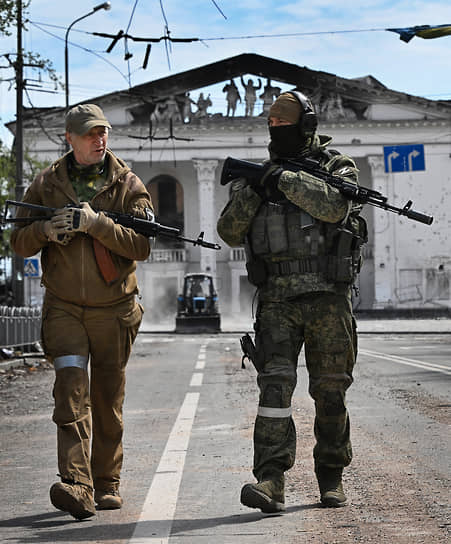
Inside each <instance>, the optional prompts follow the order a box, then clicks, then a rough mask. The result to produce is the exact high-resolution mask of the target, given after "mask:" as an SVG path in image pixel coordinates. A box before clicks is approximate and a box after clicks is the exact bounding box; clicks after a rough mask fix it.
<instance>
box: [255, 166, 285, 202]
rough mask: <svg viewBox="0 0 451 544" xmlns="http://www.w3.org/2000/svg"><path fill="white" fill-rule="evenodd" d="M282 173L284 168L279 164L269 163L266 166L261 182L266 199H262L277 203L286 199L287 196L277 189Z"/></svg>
mask: <svg viewBox="0 0 451 544" xmlns="http://www.w3.org/2000/svg"><path fill="white" fill-rule="evenodd" d="M282 172H283V168H281V167H280V166H278V165H277V164H274V163H268V164H267V165H265V166H264V169H263V174H262V177H261V178H260V182H259V185H260V188H261V189H262V192H263V194H264V197H262V198H264V200H271V201H277V200H281V199H282V198H284V196H285V195H284V194H283V193H282V192H281V191H280V190H279V189H278V187H277V185H278V183H279V178H280V175H281V174H282ZM259 194H260V193H259ZM260 196H261V195H260Z"/></svg>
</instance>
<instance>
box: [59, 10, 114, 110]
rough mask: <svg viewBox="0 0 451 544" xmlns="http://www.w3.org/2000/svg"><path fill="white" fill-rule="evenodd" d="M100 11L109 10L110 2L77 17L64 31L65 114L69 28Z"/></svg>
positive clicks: (67, 86) (67, 84)
mask: <svg viewBox="0 0 451 544" xmlns="http://www.w3.org/2000/svg"><path fill="white" fill-rule="evenodd" d="M100 9H104V10H107V11H108V10H109V9H111V3H110V2H103V4H99V5H98V6H95V7H93V8H92V10H91V11H90V12H89V13H86V15H83V16H82V17H79V18H78V19H75V21H73V22H72V23H71V24H70V25H69V26H68V28H67V30H66V37H65V40H64V44H65V46H64V69H65V89H66V113H67V111H68V109H69V49H68V43H67V39H68V37H69V32H70V30H71V28H72V27H73V26H74V25H75V24H76V23H78V22H79V21H81V20H82V19H85V18H86V17H89V16H90V15H93V14H94V13H95V12H96V11H99V10H100Z"/></svg>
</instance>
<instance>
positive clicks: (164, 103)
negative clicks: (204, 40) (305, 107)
mask: <svg viewBox="0 0 451 544" xmlns="http://www.w3.org/2000/svg"><path fill="white" fill-rule="evenodd" d="M243 78H244V80H245V81H246V82H247V81H248V80H249V79H251V80H252V81H253V84H254V85H255V86H257V83H258V81H259V80H261V81H262V87H261V88H260V90H259V91H258V94H257V98H258V99H259V100H260V102H264V101H265V100H266V98H264V92H265V89H266V88H267V89H269V90H268V96H269V104H270V103H271V102H272V101H273V100H274V98H275V97H276V96H277V93H278V92H279V93H280V92H281V90H282V88H283V90H289V89H293V90H294V89H296V90H300V91H301V92H304V93H305V94H307V95H308V96H309V97H310V98H311V100H312V102H313V104H314V105H315V109H316V112H317V114H318V116H319V118H320V121H322V122H324V121H326V122H327V121H348V122H349V121H356V120H381V121H387V120H393V119H402V120H417V119H449V118H450V116H451V105H450V104H446V103H443V102H441V103H440V102H437V101H433V100H427V99H424V98H420V97H415V96H412V95H408V94H405V93H400V92H397V91H393V90H391V89H388V88H387V87H386V86H385V85H383V84H382V83H381V82H380V81H378V80H377V79H376V78H374V77H373V76H371V75H366V76H363V77H359V78H355V79H347V78H342V77H340V76H337V75H335V74H330V73H327V72H322V71H317V70H312V69H310V68H307V67H306V66H299V65H295V64H290V63H287V62H284V61H280V60H277V59H272V58H269V57H264V56H262V55H257V54H250V53H246V54H242V55H237V56H235V57H230V58H228V59H224V60H221V61H218V62H215V63H212V64H208V65H205V66H200V67H198V68H194V69H192V70H188V71H186V72H181V73H179V74H175V75H173V76H169V77H166V78H162V79H159V80H155V81H152V82H149V83H145V84H142V85H138V86H135V87H133V88H132V89H130V91H129V92H130V94H131V95H132V96H133V97H135V98H137V99H138V98H141V101H139V100H138V102H140V103H137V104H136V105H135V106H133V107H131V108H130V109H129V112H130V114H131V116H132V120H133V121H134V122H137V123H140V122H142V121H143V120H144V119H143V118H147V119H149V116H152V115H154V117H155V118H157V120H158V119H160V120H162V121H163V120H167V119H170V118H172V119H173V121H174V122H177V121H182V122H183V120H184V119H183V107H184V104H186V103H187V102H188V101H191V103H192V109H193V110H194V115H193V120H196V115H195V114H196V112H197V113H198V117H210V118H216V119H218V118H220V117H221V115H220V114H218V113H216V112H217V105H215V104H214V102H213V101H211V102H212V103H211V104H209V105H208V104H207V106H206V107H205V104H204V108H205V109H204V111H202V105H201V106H198V104H197V101H196V100H193V98H194V93H195V91H198V92H199V95H198V97H199V98H198V100H199V99H200V101H201V102H202V101H203V100H207V97H208V93H207V92H205V93H203V92H202V90H203V89H207V90H208V88H209V87H211V86H212V85H217V84H221V85H223V86H224V89H225V88H226V85H228V84H230V83H231V82H232V81H233V82H234V84H235V86H236V87H237V89H238V91H239V93H240V97H241V98H242V99H243V101H244V99H245V93H246V89H245V87H244V86H243V83H242V80H243ZM224 89H223V92H225V91H224ZM271 93H272V96H271ZM176 105H177V106H178V108H177V107H176ZM196 106H197V110H196ZM262 114H265V107H263V111H261V108H260V111H258V110H257V111H255V112H254V113H253V115H254V116H258V115H262Z"/></svg>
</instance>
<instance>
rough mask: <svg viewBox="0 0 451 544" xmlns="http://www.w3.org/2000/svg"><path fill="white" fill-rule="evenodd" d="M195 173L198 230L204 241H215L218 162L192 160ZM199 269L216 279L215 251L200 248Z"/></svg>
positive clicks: (212, 160) (213, 160)
mask: <svg viewBox="0 0 451 544" xmlns="http://www.w3.org/2000/svg"><path fill="white" fill-rule="evenodd" d="M193 164H194V168H195V169H196V171H197V180H198V188H199V221H200V230H201V231H203V232H204V238H205V240H208V241H209V242H214V241H215V240H216V219H217V218H216V216H215V205H214V204H215V203H214V185H215V171H216V167H217V166H218V161H217V160H215V159H193ZM200 269H201V271H202V272H207V273H209V274H211V275H212V276H213V277H216V251H215V250H214V249H208V248H204V247H201V248H200Z"/></svg>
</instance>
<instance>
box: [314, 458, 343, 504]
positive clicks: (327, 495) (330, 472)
mask: <svg viewBox="0 0 451 544" xmlns="http://www.w3.org/2000/svg"><path fill="white" fill-rule="evenodd" d="M315 473H316V478H317V479H318V485H319V491H320V494H321V502H322V503H323V504H324V506H328V507H338V506H344V505H345V504H346V500H347V499H346V495H345V494H344V491H343V484H342V483H341V476H342V474H343V469H342V468H341V467H338V468H333V467H326V466H319V467H315Z"/></svg>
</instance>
